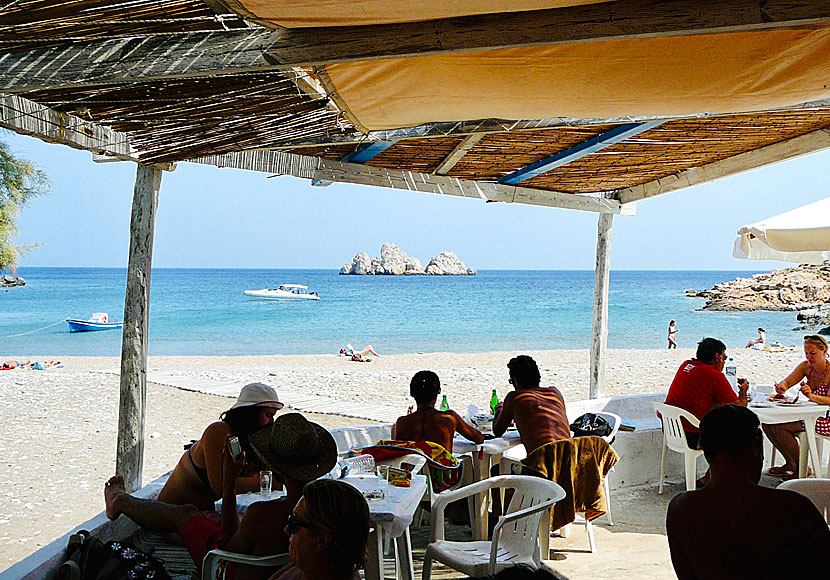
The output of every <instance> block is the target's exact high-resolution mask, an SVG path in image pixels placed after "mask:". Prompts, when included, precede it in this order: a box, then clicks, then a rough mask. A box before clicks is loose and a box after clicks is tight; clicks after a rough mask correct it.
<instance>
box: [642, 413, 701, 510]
mask: <svg viewBox="0 0 830 580" xmlns="http://www.w3.org/2000/svg"><path fill="white" fill-rule="evenodd" d="M652 406H653V407H654V410H655V411H657V412H658V413H660V416H661V418H662V421H663V455H662V457H661V458H660V490H659V491H658V492H657V493H660V494H662V493H663V477H664V475H665V469H666V450H667V449H671V450H672V451H677V452H678V453H682V454H683V455H684V458H685V463H686V490H687V491H691V490H693V489H695V482H696V481H697V458H698V457H700V456H701V455H703V451H701V450H700V449H689V444H688V443H687V442H686V431H684V430H683V423H682V422H681V421H680V419H686V421H688V422H689V424H690V425H692V426H693V427H697V426H698V425H700V420H698V418H697V417H695V416H694V415H692V414H691V413H689V412H688V411H686V410H684V409H681V408H680V407H674V406H672V405H666V404H665V403H652Z"/></svg>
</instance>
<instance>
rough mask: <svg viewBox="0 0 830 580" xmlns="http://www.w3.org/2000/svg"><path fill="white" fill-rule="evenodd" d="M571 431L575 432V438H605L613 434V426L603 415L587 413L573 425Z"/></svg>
mask: <svg viewBox="0 0 830 580" xmlns="http://www.w3.org/2000/svg"><path fill="white" fill-rule="evenodd" d="M571 431H573V434H574V437H586V436H588V435H596V436H597V437H605V436H606V435H610V434H611V425H610V424H609V423H608V421H607V420H606V419H605V417H603V416H602V415H597V414H596V413H585V414H584V415H581V416H579V417H577V419H576V421H574V422H573V423H571Z"/></svg>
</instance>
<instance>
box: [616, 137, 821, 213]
mask: <svg viewBox="0 0 830 580" xmlns="http://www.w3.org/2000/svg"><path fill="white" fill-rule="evenodd" d="M825 149H830V128H827V129H819V130H818V131H813V132H812V133H807V134H806V135H801V136H799V137H794V138H792V139H788V140H786V141H781V142H779V143H775V144H773V145H768V146H766V147H761V148H760V149H755V150H754V151H748V152H746V153H741V154H739V155H735V156H733V157H729V158H727V159H722V160H721V161H715V162H713V163H709V164H707V165H703V166H701V167H692V168H691V169H687V170H686V171H681V172H680V173H676V174H672V175H667V176H666V177H661V178H660V179H655V180H654V181H650V182H648V183H643V184H641V185H635V186H633V187H628V188H626V189H621V190H619V191H618V192H617V193H616V195H615V196H614V198H615V199H618V200H620V202H621V203H623V204H628V203H631V202H634V201H639V200H641V199H646V198H648V197H654V196H656V195H661V194H663V193H669V192H670V191H676V190H678V189H683V188H686V187H691V186H693V185H699V184H701V183H706V182H709V181H714V180H716V179H720V178H722V177H729V176H730V175H736V174H738V173H743V172H744V171H750V170H752V169H757V168H759V167H763V166H765V165H772V164H773V163H779V162H781V161H787V160H788V159H794V158H795V157H800V156H802V155H807V154H808V153H815V152H816V151H822V150H825Z"/></svg>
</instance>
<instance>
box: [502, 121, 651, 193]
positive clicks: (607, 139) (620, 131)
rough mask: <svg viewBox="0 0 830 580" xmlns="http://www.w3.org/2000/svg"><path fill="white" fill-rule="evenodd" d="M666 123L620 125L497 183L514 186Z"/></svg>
mask: <svg viewBox="0 0 830 580" xmlns="http://www.w3.org/2000/svg"><path fill="white" fill-rule="evenodd" d="M665 122H666V121H665V120H663V121H647V122H645V123H628V124H626V125H620V126H619V127H614V128H613V129H611V130H610V131H608V132H606V133H603V134H602V135H597V136H596V137H591V138H590V139H588V140H587V141H583V142H582V143H580V144H578V145H574V146H573V147H571V148H570V149H566V150H565V151H562V152H560V153H557V154H556V155H552V156H551V157H546V158H545V159H541V160H539V161H537V162H535V163H531V164H530V165H528V166H527V167H522V168H521V169H519V170H517V171H514V172H513V173H510V174H509V175H505V176H504V177H502V178H501V179H499V183H504V184H507V185H516V184H517V183H521V182H522V181H525V180H527V179H530V178H531V177H536V176H537V175H541V174H543V173H547V172H548V171H551V170H553V169H556V168H557V167H562V166H563V165H566V164H568V163H570V162H571V161H576V160H577V159H581V158H583V157H587V156H588V155H591V154H592V153H596V152H597V151H601V150H602V149H605V148H606V147H609V146H611V145H615V144H617V143H620V142H621V141H625V140H626V139H628V138H630V137H634V136H635V135H639V134H640V133H644V132H645V131H648V130H649V129H653V128H654V127H657V126H658V125H662V124H663V123H665Z"/></svg>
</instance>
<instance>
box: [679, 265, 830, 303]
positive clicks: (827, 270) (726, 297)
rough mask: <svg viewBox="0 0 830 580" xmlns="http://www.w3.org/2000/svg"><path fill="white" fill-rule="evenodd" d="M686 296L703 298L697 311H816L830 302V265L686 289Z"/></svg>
mask: <svg viewBox="0 0 830 580" xmlns="http://www.w3.org/2000/svg"><path fill="white" fill-rule="evenodd" d="M686 295H687V296H690V297H694V298H705V299H706V304H705V305H704V306H703V307H702V308H700V309H699V310H718V311H725V312H747V311H753V310H774V311H781V312H796V311H801V310H806V309H811V308H817V307H818V306H820V305H823V304H826V303H828V302H830V262H825V263H824V264H822V265H820V266H814V265H807V264H805V265H801V266H794V267H792V268H784V269H781V270H773V271H772V272H769V273H766V274H755V275H754V276H752V277H751V278H736V279H735V280H731V281H729V282H723V283H722V284H715V285H714V286H713V287H712V288H710V289H708V290H699V291H697V290H686Z"/></svg>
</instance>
